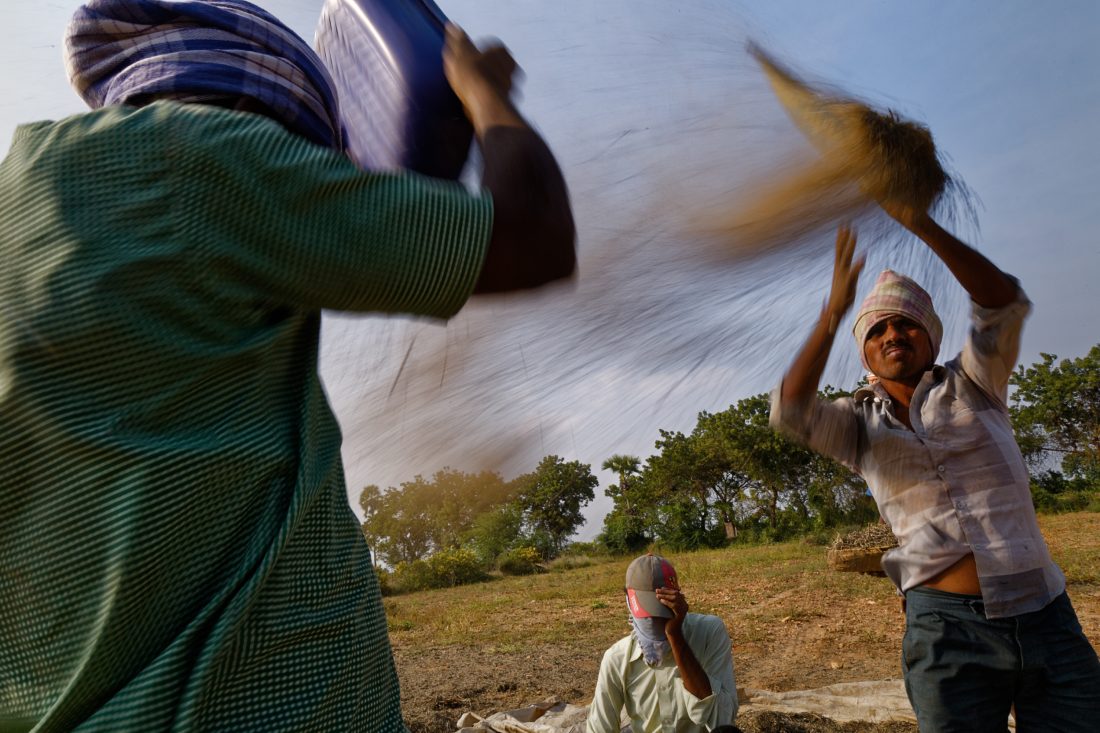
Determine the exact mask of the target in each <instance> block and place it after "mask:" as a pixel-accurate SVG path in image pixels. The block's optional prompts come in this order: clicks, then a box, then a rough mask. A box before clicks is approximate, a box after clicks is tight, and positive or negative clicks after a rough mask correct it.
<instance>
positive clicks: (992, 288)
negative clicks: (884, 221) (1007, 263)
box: [883, 206, 1019, 308]
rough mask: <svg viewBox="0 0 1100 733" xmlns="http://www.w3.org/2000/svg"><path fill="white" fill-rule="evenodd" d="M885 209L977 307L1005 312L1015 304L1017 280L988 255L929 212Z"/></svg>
mask: <svg viewBox="0 0 1100 733" xmlns="http://www.w3.org/2000/svg"><path fill="white" fill-rule="evenodd" d="M883 208H885V209H886V212H887V213H888V214H890V215H891V216H892V217H894V219H896V220H897V221H898V223H900V224H901V225H902V226H904V227H905V228H906V229H908V230H909V231H911V232H913V234H915V235H917V236H918V237H920V239H921V241H923V242H924V243H925V244H927V245H928V247H929V248H930V249H931V250H932V251H933V252H935V253H936V256H938V257H939V258H940V259H941V260H943V263H944V264H945V265H947V269H949V270H951V274H952V275H954V276H955V279H956V280H958V281H959V284H960V285H962V286H963V289H964V290H966V292H967V293H969V295H970V299H971V300H973V301H974V302H975V303H977V304H978V305H980V306H983V307H985V308H1002V307H1004V306H1006V305H1008V304H1009V303H1012V302H1013V301H1014V300H1016V298H1017V296H1018V295H1019V287H1018V286H1017V284H1016V281H1015V280H1013V279H1012V278H1011V277H1009V276H1008V275H1006V274H1005V273H1004V272H1002V271H1001V269H1000V268H999V267H997V266H996V265H994V264H993V263H992V262H991V261H990V260H989V259H988V258H987V257H986V256H985V255H983V254H982V253H980V252H978V251H977V250H976V249H974V248H973V247H971V246H970V245H968V244H966V243H965V242H963V241H961V240H959V239H958V238H957V237H955V235H953V234H951V233H950V232H948V231H947V230H946V229H944V228H943V227H941V226H940V225H939V224H937V223H936V222H935V220H933V219H932V217H931V216H929V215H928V214H927V213H926V212H915V211H912V210H909V209H904V208H900V207H890V206H884V207H883Z"/></svg>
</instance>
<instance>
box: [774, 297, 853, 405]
mask: <svg viewBox="0 0 1100 733" xmlns="http://www.w3.org/2000/svg"><path fill="white" fill-rule="evenodd" d="M842 315H843V314H830V312H829V310H828V308H825V309H823V310H822V312H821V318H819V319H818V321H817V323H815V324H814V330H813V331H812V332H811V333H810V336H809V338H807V339H806V343H804V344H803V345H802V349H801V350H800V351H799V352H798V355H797V356H795V358H794V361H793V362H792V363H791V366H790V368H789V369H787V373H786V374H785V375H784V376H783V387H782V390H781V391H780V398H781V399H782V400H783V402H784V404H798V403H800V402H803V401H805V400H808V399H810V398H811V397H813V396H814V395H816V394H817V387H818V385H819V384H820V383H821V375H822V374H823V373H824V371H825V364H826V362H828V360H829V352H830V351H832V348H833V339H834V338H835V336H836V328H837V324H838V323H839V322H840V318H841V316H842Z"/></svg>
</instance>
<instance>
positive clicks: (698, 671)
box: [668, 630, 712, 700]
mask: <svg viewBox="0 0 1100 733" xmlns="http://www.w3.org/2000/svg"><path fill="white" fill-rule="evenodd" d="M668 643H669V646H670V647H672V656H673V658H674V659H675V660H676V668H677V669H679V670H680V679H681V680H682V681H683V683H684V689H685V690H687V691H688V692H690V693H691V694H692V695H695V697H697V698H699V699H700V700H702V699H703V698H704V697H710V695H711V692H712V691H711V689H710V677H708V676H707V673H706V670H704V669H703V665H701V664H699V660H698V659H697V658H696V657H695V652H693V651H692V650H691V647H690V646H689V645H688V643H687V640H686V639H685V638H684V635H683V633H682V632H681V631H680V630H676V631H674V632H670V633H669V634H668Z"/></svg>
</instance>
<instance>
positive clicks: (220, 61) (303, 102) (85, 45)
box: [65, 0, 343, 150]
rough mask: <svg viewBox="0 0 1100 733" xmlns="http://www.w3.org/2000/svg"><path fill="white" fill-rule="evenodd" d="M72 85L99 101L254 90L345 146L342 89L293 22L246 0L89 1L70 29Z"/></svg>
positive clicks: (310, 134) (298, 127) (311, 133)
mask: <svg viewBox="0 0 1100 733" xmlns="http://www.w3.org/2000/svg"><path fill="white" fill-rule="evenodd" d="M65 51H66V63H67V66H68V71H69V79H70V81H71V82H72V84H73V87H74V88H75V89H76V91H77V92H78V93H79V94H80V96H81V97H83V98H84V101H85V102H87V103H88V104H89V105H90V106H91V107H92V108H97V107H103V106H106V105H113V104H123V103H125V102H126V101H127V100H129V99H133V98H135V97H138V96H142V95H152V96H162V97H168V98H171V99H176V100H179V101H184V102H186V101H194V102H203V101H210V100H211V99H216V98H219V97H221V98H225V97H230V98H233V97H237V98H240V97H248V98H251V99H255V100H257V101H258V102H261V103H262V104H263V105H265V106H266V107H267V108H268V109H269V110H270V111H271V113H272V115H273V116H274V117H275V118H276V119H278V120H279V121H280V122H281V123H282V124H283V125H284V126H285V127H286V128H287V129H289V130H291V131H293V132H296V133H298V134H299V135H302V136H303V137H305V138H307V139H309V140H311V141H313V142H315V143H318V144H320V145H325V146H327V147H330V148H335V149H338V150H342V149H343V136H342V132H341V127H340V113H339V107H338V105H337V101H336V92H335V90H334V88H333V85H332V80H331V78H330V77H329V74H328V71H327V70H326V69H325V67H324V64H322V62H321V60H320V59H319V58H318V57H317V55H316V54H315V53H314V52H313V49H311V48H310V47H309V45H308V44H307V43H306V42H305V41H303V40H302V39H301V38H300V37H299V36H298V35H297V34H295V33H294V31H292V30H290V29H289V28H288V27H287V26H285V25H284V24H283V23H282V22H281V21H279V20H278V19H277V18H275V17H274V16H272V15H271V14H270V13H268V12H267V11H265V10H263V9H261V8H258V7H256V6H255V5H252V4H251V3H248V2H245V1H244V0H206V1H204V0H90V2H87V3H85V4H84V5H82V6H81V7H80V8H79V9H78V10H77V11H76V14H75V15H74V16H73V18H72V21H70V23H69V27H68V29H67V31H66V34H65Z"/></svg>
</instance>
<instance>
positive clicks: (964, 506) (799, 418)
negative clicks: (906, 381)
mask: <svg viewBox="0 0 1100 733" xmlns="http://www.w3.org/2000/svg"><path fill="white" fill-rule="evenodd" d="M1029 310H1030V303H1029V302H1028V300H1027V298H1026V297H1025V296H1024V294H1023V293H1022V292H1020V294H1019V297H1018V299H1017V301H1016V302H1014V303H1012V304H1010V305H1008V306H1006V307H1004V308H999V309H988V308H982V307H979V306H977V305H975V306H973V309H972V327H971V330H970V333H969V336H968V338H967V341H966V344H965V346H964V348H963V350H962V353H961V354H959V356H958V357H957V358H955V359H953V360H952V361H949V362H947V363H946V364H945V365H943V366H935V367H933V368H932V369H931V370H929V371H928V372H926V373H925V374H924V376H923V378H922V379H921V381H920V384H919V385H918V387H917V389H916V391H915V393H914V394H913V399H912V402H911V404H910V410H909V417H910V420H911V421H912V424H913V429H912V430H909V429H908V428H907V427H906V426H905V425H904V424H902V423H901V421H900V420H898V419H897V418H896V417H894V415H893V412H892V405H891V399H890V396H889V395H888V394H887V393H886V390H884V389H883V388H882V386H881V385H877V384H872V385H871V386H870V387H866V388H863V389H860V390H858V391H857V392H856V393H855V394H854V395H853V396H852V397H851V398H842V399H838V400H835V401H829V400H821V399H814V400H811V401H810V402H809V403H808V404H805V405H798V404H786V403H783V402H782V400H781V399H780V392H781V391H780V389H776V390H775V392H773V395H772V424H773V425H775V426H777V427H779V428H781V429H783V430H785V431H786V432H788V433H790V434H792V435H793V436H795V437H796V438H799V439H801V440H803V441H804V442H805V443H807V444H808V445H809V446H810V447H811V448H813V449H815V450H817V451H819V452H821V453H824V454H825V455H828V456H831V457H833V458H835V459H836V460H838V461H840V462H841V463H843V464H844V465H846V466H848V467H849V468H851V469H852V470H853V471H855V472H856V473H858V474H859V475H860V476H862V477H863V478H864V479H865V480H866V481H867V485H868V486H869V487H870V489H871V493H872V494H873V495H874V498H875V501H876V502H877V503H878V507H879V511H880V512H881V513H882V516H883V518H884V519H885V520H886V521H887V522H888V523H889V524H890V527H891V529H893V531H894V534H895V535H897V538H898V543H899V546H898V547H897V548H896V549H894V550H891V551H890V552H888V553H886V555H885V556H884V557H883V561H882V565H883V569H884V570H885V571H886V574H887V575H889V576H890V578H891V580H893V581H894V583H895V585H897V587H898V588H899V589H900V590H901V591H906V590H908V589H909V588H913V587H915V586H918V585H921V584H922V583H925V582H926V581H928V580H930V579H931V578H932V577H933V576H935V575H936V574H938V573H940V572H942V571H943V570H945V569H947V568H949V567H950V566H951V565H953V564H954V563H955V562H957V561H958V560H959V559H961V558H962V557H964V556H965V555H967V554H968V553H973V555H974V560H975V564H976V565H977V571H978V581H979V584H980V586H981V591H982V599H983V601H984V603H985V611H986V615H987V616H989V617H990V618H997V617H1005V616H1014V615H1017V614H1021V613H1028V612H1030V611H1036V610H1038V609H1041V608H1043V607H1044V606H1046V605H1047V604H1048V603H1050V602H1051V601H1052V600H1054V598H1056V597H1057V596H1058V595H1060V594H1061V593H1062V591H1063V590H1065V577H1064V576H1063V575H1062V572H1061V570H1060V569H1059V568H1058V566H1057V565H1055V564H1054V562H1053V560H1051V558H1050V554H1049V552H1048V551H1047V546H1046V542H1045V541H1044V540H1043V536H1042V534H1041V533H1040V531H1039V524H1038V521H1037V520H1036V517H1035V509H1034V506H1033V504H1032V501H1031V493H1030V490H1029V481H1028V472H1027V467H1026V466H1025V465H1024V461H1023V458H1022V456H1021V455H1020V449H1019V447H1018V446H1017V444H1016V439H1015V437H1014V435H1013V432H1012V424H1011V422H1010V420H1009V415H1008V408H1007V406H1006V403H1007V399H1008V380H1009V377H1010V376H1011V375H1012V370H1013V368H1014V365H1015V363H1016V357H1017V354H1018V351H1019V341H1020V331H1021V329H1022V326H1023V321H1024V318H1025V317H1026V316H1027V313H1028V311H1029Z"/></svg>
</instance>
